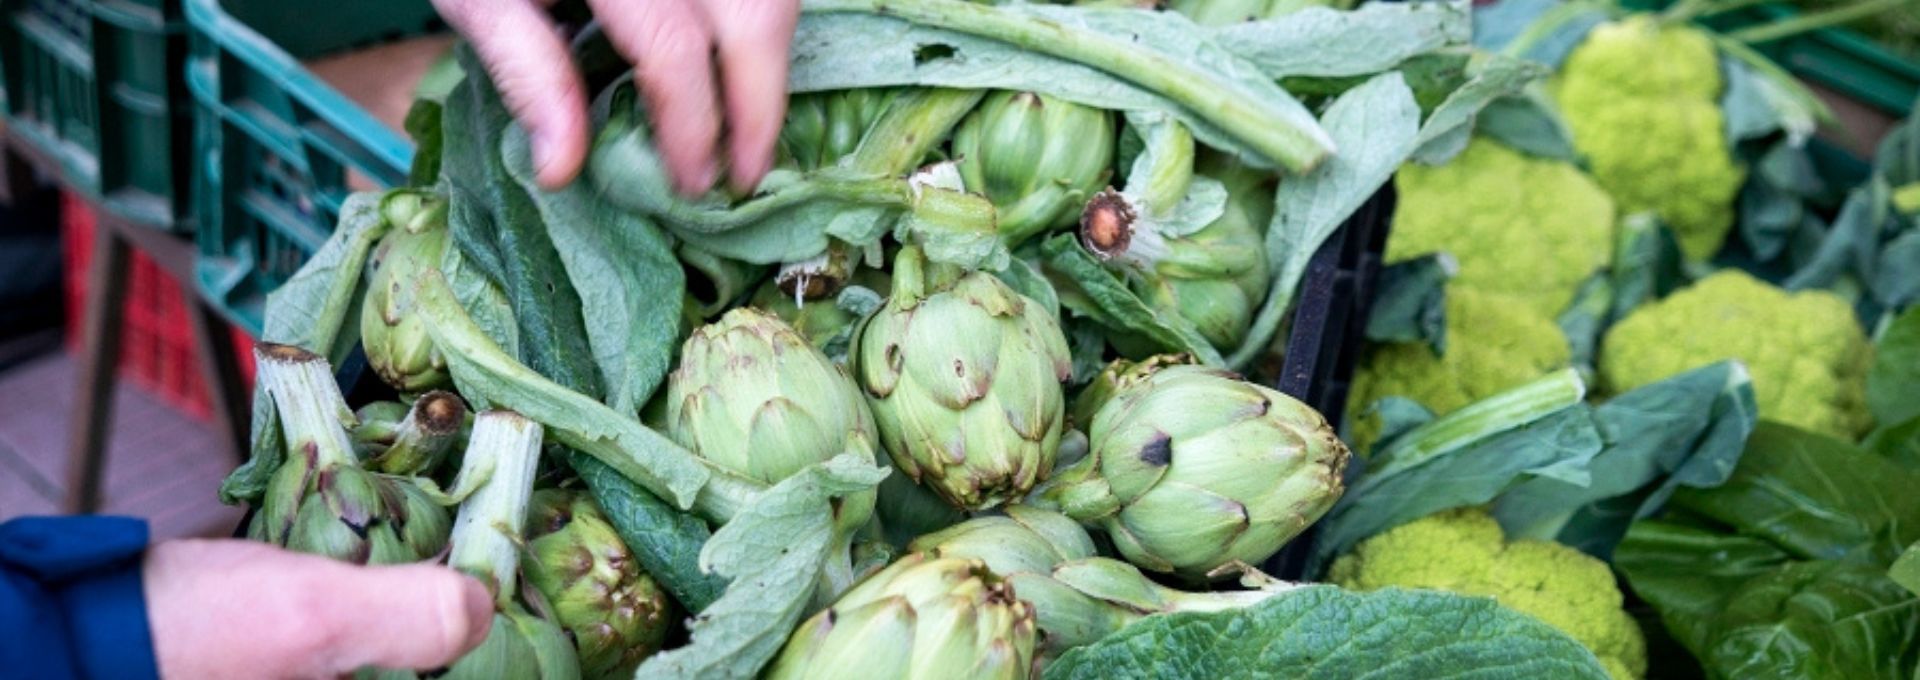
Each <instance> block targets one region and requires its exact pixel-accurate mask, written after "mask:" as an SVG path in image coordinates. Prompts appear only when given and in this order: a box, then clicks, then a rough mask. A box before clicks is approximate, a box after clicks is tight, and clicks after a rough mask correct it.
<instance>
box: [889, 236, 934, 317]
mask: <svg viewBox="0 0 1920 680" xmlns="http://www.w3.org/2000/svg"><path fill="white" fill-rule="evenodd" d="M926 263H927V259H926V255H924V254H922V253H921V252H920V248H919V247H917V246H907V247H905V248H901V249H900V252H899V253H898V254H896V255H894V256H893V293H892V298H893V299H894V300H897V301H899V302H900V303H901V305H902V306H906V307H911V306H913V305H915V304H918V303H919V302H920V300H921V299H924V298H925V297H926V296H927V277H926V274H925V273H924V272H923V271H922V270H923V269H925V267H926Z"/></svg>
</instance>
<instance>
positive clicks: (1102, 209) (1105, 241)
mask: <svg viewBox="0 0 1920 680" xmlns="http://www.w3.org/2000/svg"><path fill="white" fill-rule="evenodd" d="M1136 217H1138V215H1136V214H1135V212H1134V210H1133V206H1132V205H1130V204H1128V202H1127V199H1126V198H1125V197H1123V196H1121V195H1120V192H1117V191H1114V190H1113V187H1107V189H1106V190H1105V191H1101V192H1100V193H1098V194H1094V196H1093V199H1092V200H1089V201H1087V208H1086V210H1084V211H1082V212H1081V213H1080V245H1082V246H1085V247H1086V249H1087V251H1088V252H1091V253H1093V255H1094V256H1095V257H1098V258H1100V259H1101V260H1111V259H1113V258H1116V257H1119V256H1121V255H1125V254H1126V252H1127V248H1128V246H1131V245H1132V244H1133V223H1134V219H1135V218H1136Z"/></svg>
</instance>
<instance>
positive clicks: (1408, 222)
mask: <svg viewBox="0 0 1920 680" xmlns="http://www.w3.org/2000/svg"><path fill="white" fill-rule="evenodd" d="M1394 185H1395V186H1396V187H1397V188H1398V189H1399V191H1400V203H1399V206H1400V207H1399V209H1398V210H1396V211H1394V215H1393V232H1392V234H1391V235H1389V236H1388V241H1387V261H1389V262H1397V261H1400V260H1409V259H1413V258H1415V257H1419V256H1421V255H1426V254H1428V253H1434V252H1446V253H1450V254H1452V255H1453V257H1454V259H1455V260H1457V261H1458V262H1459V263H1460V273H1459V275H1457V276H1455V277H1454V279H1453V280H1452V281H1450V282H1449V283H1448V286H1449V287H1450V288H1452V289H1458V288H1477V289H1480V290H1486V291H1491V292H1495V293H1504V294H1507V295H1511V296H1513V298H1514V299H1515V300H1516V301H1519V302H1521V303H1523V304H1525V305H1527V306H1528V307H1529V308H1531V309H1533V310H1534V311H1535V312H1537V313H1539V314H1540V315H1542V316H1554V315H1557V314H1559V313H1560V312H1561V311H1562V310H1565V309H1566V307H1567V304H1568V303H1569V302H1572V301H1573V296H1574V293H1575V292H1576V291H1578V290H1579V288H1580V284H1581V283H1582V282H1584V281H1585V280H1586V279H1587V277H1588V276H1591V275H1592V274H1593V273H1594V272H1595V271H1597V270H1599V269H1600V268H1601V267H1604V266H1606V264H1607V262H1608V261H1609V260H1610V259H1611V258H1612V257H1613V225H1614V210H1613V199H1611V198H1609V197H1608V196H1607V193H1606V191H1605V190H1603V189H1601V188H1600V185H1598V184H1595V183H1594V181H1593V178H1590V177H1588V176H1587V175H1586V173H1583V172H1581V171H1580V169H1579V168H1577V167H1574V166H1573V165H1572V164H1571V163H1566V162H1563V161H1557V160H1550V159H1544V158H1534V157H1531V156H1527V155H1524V154H1521V153H1519V152H1516V151H1513V150H1512V149H1508V148H1507V147H1505V146H1502V145H1500V144H1499V143H1498V142H1494V141H1492V140H1488V139H1475V140H1473V142H1472V143H1470V144H1468V145H1467V149H1466V151H1464V152H1462V153H1461V154H1460V155H1459V156H1457V157H1455V158H1454V159H1453V161H1452V162H1449V163H1447V164H1446V165H1443V166H1439V167H1426V166H1421V165H1409V166H1407V167H1405V168H1402V169H1401V170H1400V173H1399V175H1398V176H1397V178H1396V179H1395V180H1394Z"/></svg>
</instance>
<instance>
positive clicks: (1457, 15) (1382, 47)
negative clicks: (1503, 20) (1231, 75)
mask: <svg viewBox="0 0 1920 680" xmlns="http://www.w3.org/2000/svg"><path fill="white" fill-rule="evenodd" d="M1471 15H1472V11H1471V10H1470V9H1469V8H1468V6H1467V3H1464V2H1457V1H1455V2H1421V3H1368V4H1364V5H1361V6H1359V7H1358V8H1355V9H1353V10H1352V11H1344V12H1342V11H1335V10H1333V9H1329V8H1326V7H1308V8H1306V9H1302V10H1300V11H1297V12H1292V13H1289V14H1286V15H1284V16H1280V17H1277V18H1274V19H1269V20H1266V21H1243V22H1235V23H1231V24H1227V25H1225V26H1221V27H1219V28H1215V29H1212V31H1213V40H1214V42H1217V43H1219V44H1220V46H1221V47H1223V48H1226V50H1227V51H1229V52H1232V53H1234V54H1238V55H1240V56H1241V57H1242V58H1245V59H1246V60H1247V61H1249V62H1251V63H1253V64H1254V65H1255V66H1258V67H1259V68H1260V70H1261V71H1263V72H1265V73H1266V74H1267V75H1268V76H1270V77H1272V78H1274V79H1282V78H1288V77H1293V76H1319V77H1341V76H1358V75H1365V74H1371V73H1379V72H1381V71H1386V70H1388V69H1392V68H1394V67H1396V66H1401V65H1402V62H1405V61H1406V60H1408V59H1412V58H1415V57H1418V56H1421V55H1424V54H1427V53H1430V52H1433V51H1434V50H1438V49H1440V48H1442V47H1448V46H1452V45H1463V44H1466V43H1467V42H1468V41H1469V40H1470V39H1471V37H1472V29H1473V25H1472V21H1471Z"/></svg>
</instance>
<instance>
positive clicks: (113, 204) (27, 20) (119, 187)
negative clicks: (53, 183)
mask: <svg viewBox="0 0 1920 680" xmlns="http://www.w3.org/2000/svg"><path fill="white" fill-rule="evenodd" d="M185 37H186V31H185V23H184V22H183V21H182V20H181V16H180V0H92V1H89V0H0V94H3V95H4V96H3V97H0V98H4V99H5V100H6V106H5V107H4V109H0V110H3V111H4V114H5V117H6V123H7V134H9V135H15V136H17V137H18V138H20V139H23V140H25V141H26V142H27V144H28V145H30V146H32V147H33V148H35V149H36V150H38V151H40V152H41V154H42V155H44V156H46V157H47V158H49V159H52V160H53V162H54V164H55V165H57V166H58V167H57V168H55V169H56V170H57V171H58V174H59V176H60V179H61V181H62V182H64V183H65V184H67V185H68V187H69V188H71V189H74V190H75V191H77V192H79V193H81V194H84V195H87V196H88V197H90V198H92V199H94V200H95V201H98V202H99V203H101V204H103V205H105V206H106V208H107V209H108V210H111V211H113V212H114V213H116V214H118V215H121V216H123V217H126V218H130V219H132V220H133V221H136V222H140V223H144V224H151V225H154V226H156V227H160V228H164V229H169V230H174V231H188V230H190V229H191V222H190V221H189V220H187V219H186V218H187V217H188V216H189V214H190V212H191V209H192V203H191V201H190V193H189V188H188V173H189V161H190V158H191V154H190V153H188V149H190V148H192V146H191V145H192V136H191V135H192V131H193V118H192V112H191V107H190V106H189V104H188V101H187V93H186V88H185V86H184V85H183V84H182V83H181V82H180V78H179V77H178V74H179V73H180V68H181V64H182V63H183V62H184V60H185V58H186V40H185Z"/></svg>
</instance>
